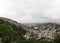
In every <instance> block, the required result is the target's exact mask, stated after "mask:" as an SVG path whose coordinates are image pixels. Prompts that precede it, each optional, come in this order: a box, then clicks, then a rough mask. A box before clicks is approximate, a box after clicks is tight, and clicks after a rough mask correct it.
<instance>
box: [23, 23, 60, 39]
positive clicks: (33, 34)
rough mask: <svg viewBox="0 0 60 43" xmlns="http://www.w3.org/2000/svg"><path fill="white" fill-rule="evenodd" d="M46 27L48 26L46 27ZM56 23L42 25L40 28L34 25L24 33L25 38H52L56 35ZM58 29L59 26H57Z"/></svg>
mask: <svg viewBox="0 0 60 43" xmlns="http://www.w3.org/2000/svg"><path fill="white" fill-rule="evenodd" d="M46 27H48V28H46ZM55 27H56V25H50V24H48V25H42V26H40V28H39V27H38V26H34V27H33V29H31V28H30V29H27V31H28V32H27V33H26V34H25V35H24V37H25V38H26V39H30V38H36V39H41V38H43V37H44V38H48V39H54V37H55V35H56V28H55ZM45 28H46V29H45ZM59 29H60V28H59Z"/></svg>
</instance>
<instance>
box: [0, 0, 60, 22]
mask: <svg viewBox="0 0 60 43" xmlns="http://www.w3.org/2000/svg"><path fill="white" fill-rule="evenodd" d="M0 16H3V17H7V18H10V19H13V20H16V21H18V22H21V23H39V22H40V23H41V22H60V17H59V16H60V0H0Z"/></svg>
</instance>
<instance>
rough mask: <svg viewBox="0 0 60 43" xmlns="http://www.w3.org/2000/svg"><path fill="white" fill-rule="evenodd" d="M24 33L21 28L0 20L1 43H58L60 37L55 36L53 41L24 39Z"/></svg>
mask: <svg viewBox="0 0 60 43" xmlns="http://www.w3.org/2000/svg"><path fill="white" fill-rule="evenodd" d="M25 33H26V31H25V30H24V29H23V28H22V27H21V26H19V27H17V26H16V25H15V24H12V23H9V22H7V21H3V20H2V19H0V38H1V43H59V42H60V36H59V35H57V36H56V37H55V39H54V40H52V41H47V40H43V38H42V39H39V40H36V39H34V38H32V39H28V40H27V39H25V38H24V37H23V35H24V34H25Z"/></svg>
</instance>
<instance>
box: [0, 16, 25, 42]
mask: <svg viewBox="0 0 60 43" xmlns="http://www.w3.org/2000/svg"><path fill="white" fill-rule="evenodd" d="M25 33H26V30H24V28H23V27H22V24H20V23H17V22H16V21H13V20H11V19H8V18H3V17H0V39H1V40H2V42H3V43H10V42H12V41H17V42H18V40H22V39H24V37H23V36H24V34H25Z"/></svg>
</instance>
